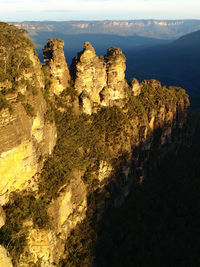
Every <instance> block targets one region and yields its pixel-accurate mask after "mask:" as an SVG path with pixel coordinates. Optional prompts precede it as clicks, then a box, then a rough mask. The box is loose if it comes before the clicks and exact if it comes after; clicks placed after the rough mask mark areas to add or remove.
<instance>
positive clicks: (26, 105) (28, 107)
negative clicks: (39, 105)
mask: <svg viewBox="0 0 200 267" xmlns="http://www.w3.org/2000/svg"><path fill="white" fill-rule="evenodd" d="M22 106H23V107H24V109H25V111H26V114H27V115H28V116H29V117H34V116H35V111H34V108H33V106H32V105H31V104H29V103H22Z"/></svg>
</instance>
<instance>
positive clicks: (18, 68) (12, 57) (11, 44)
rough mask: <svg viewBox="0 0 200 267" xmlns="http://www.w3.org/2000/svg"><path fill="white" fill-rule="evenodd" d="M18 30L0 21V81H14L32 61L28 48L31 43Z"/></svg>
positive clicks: (31, 46)
mask: <svg viewBox="0 0 200 267" xmlns="http://www.w3.org/2000/svg"><path fill="white" fill-rule="evenodd" d="M25 33H27V32H26V31H25V30H20V29H18V28H16V27H15V26H12V25H9V24H7V23H3V22H1V23H0V43H1V45H0V82H5V81H6V80H8V81H15V79H17V78H18V77H19V76H20V74H21V73H22V72H23V70H25V69H26V68H28V67H30V66H31V64H32V62H31V60H30V59H29V57H28V49H29V48H33V43H32V42H31V40H30V39H29V38H27V37H26V36H25Z"/></svg>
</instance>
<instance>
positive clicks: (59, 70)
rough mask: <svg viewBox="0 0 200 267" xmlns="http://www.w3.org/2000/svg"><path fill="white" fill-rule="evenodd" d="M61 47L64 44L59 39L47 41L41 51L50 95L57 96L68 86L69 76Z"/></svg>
mask: <svg viewBox="0 0 200 267" xmlns="http://www.w3.org/2000/svg"><path fill="white" fill-rule="evenodd" d="M63 46H64V42H63V41H61V40H60V39H49V41H48V43H47V44H46V46H45V47H44V50H43V56H44V61H45V62H46V63H47V67H48V72H49V74H50V79H51V83H52V84H51V88H50V93H51V94H56V95H59V94H60V93H61V92H62V91H63V90H64V89H66V88H68V87H69V85H70V74H69V69H68V66H67V63H66V60H65V55H64V51H63Z"/></svg>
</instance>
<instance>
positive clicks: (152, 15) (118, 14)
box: [0, 0, 200, 21]
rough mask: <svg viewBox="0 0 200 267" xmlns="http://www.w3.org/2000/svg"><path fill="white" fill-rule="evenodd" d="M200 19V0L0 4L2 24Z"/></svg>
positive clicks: (15, 0)
mask: <svg viewBox="0 0 200 267" xmlns="http://www.w3.org/2000/svg"><path fill="white" fill-rule="evenodd" d="M107 19H109V20H128V19H200V0H0V20H1V21H31V20H36V21H37V20H40V21H41V20H56V21H66V20H107Z"/></svg>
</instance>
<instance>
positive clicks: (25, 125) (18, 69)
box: [0, 23, 56, 205]
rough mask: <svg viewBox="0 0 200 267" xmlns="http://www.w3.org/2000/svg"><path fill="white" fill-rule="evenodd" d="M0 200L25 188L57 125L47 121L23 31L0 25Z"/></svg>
mask: <svg viewBox="0 0 200 267" xmlns="http://www.w3.org/2000/svg"><path fill="white" fill-rule="evenodd" d="M0 31H1V53H0V59H1V61H0V63H1V65H0V72H1V73H0V74H1V77H0V136H1V142H0V178H1V179H0V203H1V205H2V204H5V203H6V202H7V201H8V196H9V194H10V192H12V191H15V190H22V189H24V188H26V187H28V185H29V183H30V179H31V178H32V176H33V175H35V174H36V173H37V172H38V171H40V170H41V168H42V166H43V162H44V160H45V158H46V157H47V156H48V155H49V154H51V153H52V150H53V147H54V145H55V142H56V128H55V125H54V124H50V123H49V122H48V121H47V120H46V113H47V104H46V101H45V100H44V97H43V95H42V91H43V90H44V84H45V83H44V75H43V72H42V70H41V63H40V62H39V60H38V57H37V55H36V52H35V50H34V49H33V44H32V43H31V41H30V40H29V39H28V38H27V37H25V36H24V33H23V31H20V30H17V29H16V28H15V27H13V26H8V25H6V24H3V23H1V24H0Z"/></svg>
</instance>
